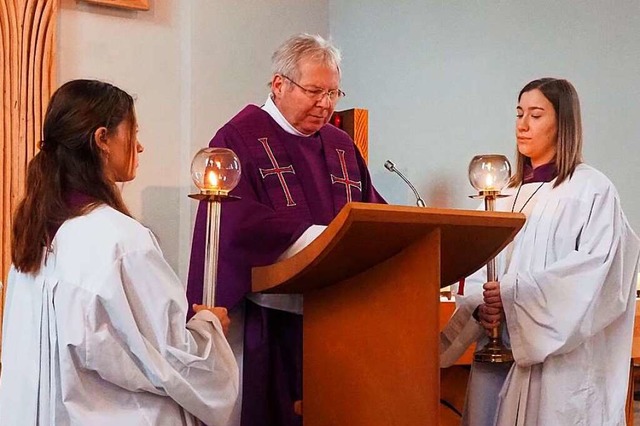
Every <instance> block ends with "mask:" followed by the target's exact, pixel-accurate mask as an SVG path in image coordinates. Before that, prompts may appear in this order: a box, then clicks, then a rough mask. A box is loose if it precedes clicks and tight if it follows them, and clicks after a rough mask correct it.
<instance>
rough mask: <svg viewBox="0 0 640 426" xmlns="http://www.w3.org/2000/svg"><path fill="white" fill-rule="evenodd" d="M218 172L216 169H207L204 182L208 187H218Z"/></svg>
mask: <svg viewBox="0 0 640 426" xmlns="http://www.w3.org/2000/svg"><path fill="white" fill-rule="evenodd" d="M218 181H219V179H218V174H217V173H216V172H215V170H211V169H210V170H207V171H206V174H205V178H204V184H205V186H206V187H207V189H218Z"/></svg>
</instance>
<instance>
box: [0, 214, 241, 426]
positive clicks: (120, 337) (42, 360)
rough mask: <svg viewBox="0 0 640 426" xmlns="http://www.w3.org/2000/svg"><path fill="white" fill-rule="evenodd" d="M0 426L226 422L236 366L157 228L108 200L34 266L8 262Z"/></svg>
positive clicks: (64, 232)
mask: <svg viewBox="0 0 640 426" xmlns="http://www.w3.org/2000/svg"><path fill="white" fill-rule="evenodd" d="M7 285H8V293H7V299H6V306H5V321H4V332H3V341H2V377H1V378H0V425H56V426H64V425H92V426H98V425H122V426H125V425H136V426H138V425H154V426H160V425H195V424H198V423H199V422H198V420H197V419H196V417H197V418H199V419H201V420H202V421H204V422H205V423H206V424H208V425H210V426H216V425H226V424H227V421H228V419H229V416H230V414H231V410H232V408H233V405H234V402H235V400H236V398H237V393H238V368H237V365H236V363H235V360H234V357H233V354H232V352H231V349H230V348H229V345H228V343H227V341H226V339H225V337H224V335H223V333H222V328H221V325H220V322H219V321H218V319H217V318H216V317H215V316H214V315H213V314H212V313H211V312H200V313H198V314H197V315H195V316H194V317H193V318H192V319H191V320H190V321H189V322H188V324H187V326H186V327H185V321H186V316H187V299H186V296H185V288H184V286H183V284H181V283H180V281H179V280H178V278H177V276H176V275H175V274H174V272H173V271H172V269H171V267H170V266H169V265H168V264H167V262H166V261H165V259H164V257H163V256H162V253H161V251H160V248H159V247H158V244H157V242H156V240H155V238H154V237H153V235H152V234H151V232H150V231H149V230H148V229H147V228H145V227H143V226H142V225H140V224H139V223H138V222H136V221H135V220H133V219H131V218H129V217H127V216H125V215H123V214H121V213H119V212H117V211H115V210H114V209H112V208H109V207H99V208H97V209H96V210H94V211H92V212H91V213H89V214H87V215H85V216H81V217H78V218H74V219H71V220H68V221H67V222H65V223H64V224H63V225H62V226H61V227H60V229H59V231H58V233H57V234H56V236H55V239H54V240H53V243H52V249H51V251H50V252H49V253H48V254H47V257H46V259H45V261H43V266H42V268H41V269H40V271H39V272H38V273H37V274H36V275H28V274H23V273H20V272H17V271H16V270H15V269H12V270H11V272H10V275H9V280H8V283H7Z"/></svg>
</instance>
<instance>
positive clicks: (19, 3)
mask: <svg viewBox="0 0 640 426" xmlns="http://www.w3.org/2000/svg"><path fill="white" fill-rule="evenodd" d="M58 6H59V0H0V46H1V47H2V54H1V56H0V96H2V102H1V104H2V114H1V116H0V117H1V121H2V123H0V164H1V165H2V173H1V175H0V177H1V183H0V219H1V222H0V223H1V224H2V226H1V229H0V281H1V282H3V283H5V282H6V278H7V273H8V270H9V265H10V262H11V259H10V239H11V220H12V213H13V211H14V210H15V208H16V205H17V203H18V202H19V200H20V198H21V197H22V194H23V192H24V190H25V188H24V185H25V176H26V167H27V163H28V162H29V160H30V159H31V158H32V157H33V155H34V153H35V151H36V149H37V148H36V146H37V143H38V141H39V140H40V138H41V133H42V120H43V118H44V114H45V111H46V108H47V105H48V101H49V98H50V96H51V93H52V91H53V89H54V85H55V73H54V71H55V59H54V56H55V33H56V23H57V14H58ZM5 292H6V286H5V288H3V291H2V297H1V298H0V325H1V322H2V310H3V309H2V308H3V302H4V295H5ZM0 333H1V327H0ZM0 339H1V335H0Z"/></svg>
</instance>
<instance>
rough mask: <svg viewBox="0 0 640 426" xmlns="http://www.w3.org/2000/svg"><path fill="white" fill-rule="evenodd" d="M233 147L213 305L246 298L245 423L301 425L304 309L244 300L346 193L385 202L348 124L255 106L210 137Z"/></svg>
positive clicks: (198, 230)
mask: <svg viewBox="0 0 640 426" xmlns="http://www.w3.org/2000/svg"><path fill="white" fill-rule="evenodd" d="M209 145H210V146H215V147H224V148H230V149H232V150H233V151H234V152H235V153H236V154H237V155H238V158H239V159H240V163H241V166H242V176H241V179H240V183H239V184H238V186H237V187H236V189H234V190H233V191H232V193H231V194H233V195H237V196H239V197H241V200H240V201H231V202H225V203H223V205H222V213H221V219H220V253H219V261H218V264H219V266H218V283H217V286H216V304H217V305H219V306H224V307H227V308H228V309H233V308H234V307H236V306H237V305H238V303H240V302H243V301H244V303H245V330H244V360H243V364H244V366H243V378H242V380H243V398H242V425H243V426H271V425H274V426H275V425H278V426H294V425H295V426H299V425H301V424H302V419H301V417H299V416H296V415H295V414H294V412H293V404H294V401H296V400H299V399H302V316H301V315H296V314H293V313H289V312H285V311H280V310H276V309H269V308H264V307H261V306H259V305H256V304H254V303H253V302H251V301H249V300H247V299H245V295H246V294H247V293H249V292H250V291H251V268H252V267H254V266H261V265H268V264H271V263H274V262H275V261H276V260H277V258H278V257H279V256H280V255H281V254H282V253H283V252H284V251H285V250H286V249H287V248H288V247H289V246H290V245H291V244H293V243H294V242H295V241H296V240H297V239H298V238H299V237H300V236H301V235H302V234H303V233H304V231H305V230H306V229H307V228H308V227H309V226H311V225H314V224H315V225H328V224H329V222H331V220H332V219H333V218H334V217H335V216H336V214H337V213H338V212H339V211H340V209H341V208H342V207H343V206H344V205H345V204H346V203H347V202H348V201H364V202H374V203H385V201H384V199H383V198H382V197H381V196H380V195H379V194H378V192H377V191H376V190H375V188H374V187H373V185H372V183H371V178H370V176H369V172H368V171H367V168H366V165H365V162H364V160H363V158H362V156H361V155H360V153H359V152H358V150H357V148H356V147H355V145H354V143H353V141H352V140H351V139H350V138H349V136H348V135H347V134H346V133H345V132H343V131H342V130H339V129H337V128H336V127H334V126H332V125H325V126H324V127H323V128H322V129H321V130H320V131H319V132H316V134H314V135H312V136H309V137H301V136H296V135H292V134H289V133H287V132H285V131H284V130H283V129H282V128H281V127H280V126H279V125H278V124H277V123H276V122H275V121H274V120H273V119H272V118H271V117H270V116H269V114H268V113H267V112H265V111H263V110H262V109H260V108H259V107H257V106H254V105H249V106H247V107H246V108H245V109H243V110H242V111H241V112H240V113H238V115H236V116H235V117H234V118H233V119H231V121H229V122H228V123H227V124H226V125H224V126H223V127H222V128H221V129H220V130H219V131H218V132H217V133H216V135H215V136H214V138H213V140H212V141H211V143H210V144H209ZM205 227H206V206H205V204H204V203H201V204H200V206H199V208H198V214H197V217H196V224H195V228H194V233H193V246H192V251H191V264H190V267H189V281H188V289H187V296H188V299H189V302H190V303H201V302H202V286H203V276H204V257H205V247H204V246H205V232H206V229H205Z"/></svg>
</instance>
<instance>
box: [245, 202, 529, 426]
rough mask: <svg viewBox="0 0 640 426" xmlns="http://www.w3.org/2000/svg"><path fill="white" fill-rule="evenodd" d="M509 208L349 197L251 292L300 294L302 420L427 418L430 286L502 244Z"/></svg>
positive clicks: (408, 423) (432, 399)
mask: <svg viewBox="0 0 640 426" xmlns="http://www.w3.org/2000/svg"><path fill="white" fill-rule="evenodd" d="M524 220H525V218H524V215H522V214H518V213H501V212H483V211H468V210H445V209H432V208H419V207H404V206H402V207H401V206H389V205H381V204H365V203H350V204H347V205H346V206H345V207H344V208H343V209H342V211H341V212H340V213H339V214H338V215H337V216H336V218H335V219H334V220H333V221H332V222H331V224H330V225H329V227H328V228H327V229H326V230H325V231H324V232H323V233H322V234H321V235H320V236H319V237H318V238H317V239H316V240H315V241H314V242H313V243H311V244H310V245H309V246H308V247H306V248H305V249H304V250H302V251H301V252H300V253H298V254H296V255H295V256H293V257H291V258H289V259H286V260H284V261H281V262H278V263H276V264H273V265H269V266H264V267H259V268H254V269H253V291H255V292H270V293H303V294H304V355H303V368H304V371H303V377H304V379H303V388H304V424H305V426H334V425H335V426H376V425H380V426H382V425H384V426H388V425H403V426H424V425H430V424H437V423H438V410H439V370H440V368H439V361H438V357H439V324H438V323H439V289H440V287H441V286H445V285H449V284H451V283H454V282H457V281H458V280H459V279H460V278H462V277H465V276H468V275H469V274H471V273H472V272H474V271H476V270H477V269H479V268H480V267H481V266H482V265H484V264H485V263H486V262H487V260H488V259H490V258H491V257H492V256H495V255H496V254H497V253H498V252H499V251H500V250H502V249H503V248H504V247H505V246H506V245H507V243H508V242H509V241H511V240H512V239H513V237H514V236H515V235H516V233H517V232H518V230H519V229H520V227H522V225H523V224H524Z"/></svg>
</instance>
